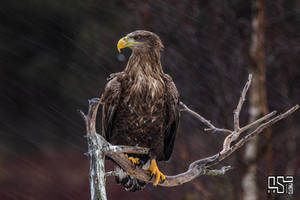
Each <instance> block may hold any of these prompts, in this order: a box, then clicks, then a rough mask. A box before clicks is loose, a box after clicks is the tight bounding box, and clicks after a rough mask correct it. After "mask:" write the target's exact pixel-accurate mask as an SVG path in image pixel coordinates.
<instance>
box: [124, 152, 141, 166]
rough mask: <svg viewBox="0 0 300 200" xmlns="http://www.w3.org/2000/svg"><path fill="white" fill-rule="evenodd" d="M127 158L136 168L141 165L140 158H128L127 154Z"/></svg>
mask: <svg viewBox="0 0 300 200" xmlns="http://www.w3.org/2000/svg"><path fill="white" fill-rule="evenodd" d="M125 156H126V157H127V158H128V159H129V160H130V161H131V162H132V164H134V166H137V165H139V164H140V161H139V158H134V157H131V156H128V155H127V154H125Z"/></svg>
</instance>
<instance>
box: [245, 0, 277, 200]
mask: <svg viewBox="0 0 300 200" xmlns="http://www.w3.org/2000/svg"><path fill="white" fill-rule="evenodd" d="M264 44H265V0H253V2H252V34H251V46H250V49H249V54H250V61H251V66H250V71H251V73H252V74H253V77H254V78H253V82H252V87H251V88H250V100H249V101H250V107H249V121H250V122H252V121H254V120H255V119H257V118H258V117H260V116H261V115H264V114H266V113H267V112H268V108H267V98H266V85H265V74H266V72H265V71H266V66H265V50H264ZM270 134H271V131H270V129H268V130H266V131H265V136H266V138H267V142H268V140H270V136H271V135H270ZM268 144H269V142H268ZM257 148H258V138H257V137H255V138H254V139H253V140H252V141H250V142H249V143H248V144H247V145H246V150H245V160H246V163H247V164H248V169H247V171H246V173H245V175H244V177H243V180H242V187H243V193H244V194H243V199H244V200H256V199H258V189H257V185H256V168H257V163H256V160H257V159H256V158H257ZM267 148H268V149H267V163H269V164H267V171H268V173H270V169H271V165H270V164H271V146H270V145H269V146H268V147H267Z"/></svg>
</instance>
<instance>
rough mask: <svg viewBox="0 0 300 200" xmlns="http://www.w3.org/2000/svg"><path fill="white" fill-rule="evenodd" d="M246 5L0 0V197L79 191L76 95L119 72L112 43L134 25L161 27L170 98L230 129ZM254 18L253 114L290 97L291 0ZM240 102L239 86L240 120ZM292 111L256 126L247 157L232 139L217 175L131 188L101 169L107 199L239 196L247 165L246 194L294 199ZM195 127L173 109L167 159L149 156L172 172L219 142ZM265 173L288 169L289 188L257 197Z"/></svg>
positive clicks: (296, 170)
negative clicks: (259, 93) (257, 97)
mask: <svg viewBox="0 0 300 200" xmlns="http://www.w3.org/2000/svg"><path fill="white" fill-rule="evenodd" d="M259 1H261V0H259ZM252 3H253V1H244V0H228V1H220V0H213V1H207V0H185V1H181V0H166V1H157V0H143V1H142V0H111V1H104V0H85V1H83V0H51V1H50V0H27V1H12V0H10V1H9V0H2V1H1V6H0V137H1V139H0V199H1V200H10V199H17V200H23V199H24V200H25V199H26V200H28V199H30V200H36V199H44V200H47V199H62V200H65V199H72V200H77V199H78V200H79V199H89V179H88V178H89V177H88V169H89V166H88V158H87V157H86V156H85V155H84V153H85V152H86V151H87V144H86V138H84V135H85V126H84V123H83V120H82V119H81V116H80V115H79V114H78V113H77V109H82V110H84V111H86V109H87V106H88V104H87V100H88V99H90V98H93V97H99V96H100V94H101V93H102V91H103V88H104V86H105V84H106V78H107V77H108V76H109V74H110V73H113V72H118V71H121V70H123V68H124V67H125V65H126V63H127V59H128V57H129V55H130V50H129V49H125V50H124V51H122V54H119V53H118V52H117V50H116V44H117V41H118V40H119V39H120V38H121V37H122V36H124V35H126V34H127V33H129V32H132V31H134V30H137V29H146V30H150V31H153V32H155V33H157V34H158V35H159V36H160V37H161V39H162V41H163V43H164V45H165V50H164V51H163V52H162V64H163V68H164V71H165V72H166V73H168V74H170V75H171V76H172V77H173V80H174V82H175V83H176V85H177V88H178V90H179V92H180V94H181V100H182V101H183V102H184V103H185V104H187V105H188V106H189V107H191V108H192V109H193V110H195V111H197V112H198V113H200V114H201V115H203V116H204V117H206V118H207V119H210V120H211V121H212V122H213V123H214V124H215V125H216V126H218V127H223V128H232V121H233V117H232V113H233V110H234V108H235V106H236V104H237V102H238V98H239V95H240V92H241V89H242V87H243V86H244V84H245V82H246V80H247V76H248V73H249V72H253V70H254V75H256V74H255V67H251V66H253V65H255V64H253V63H254V62H255V61H253V59H254V58H253V57H251V53H250V48H251V44H252V42H253V40H252V39H251V38H253V28H252V21H253V18H254V17H255V16H256V14H257V10H256V9H253V8H252ZM264 17H265V26H263V29H262V30H263V31H265V32H264V35H265V41H264V42H263V43H261V44H262V45H263V46H262V50H263V51H264V56H263V57H262V58H261V60H262V61H263V65H261V66H262V67H264V70H263V71H262V72H263V77H265V79H266V80H265V81H262V82H261V84H263V86H264V87H265V90H264V91H265V92H266V99H264V100H263V101H261V104H263V105H264V111H262V113H264V112H266V111H272V110H275V109H276V110H278V111H279V112H281V111H284V110H287V109H288V108H290V107H291V106H292V105H295V104H297V103H299V102H300V34H299V33H300V1H299V0H272V1H266V2H265V16H264ZM264 71H265V72H264ZM254 78H255V77H254ZM253 88H255V87H253ZM249 106H251V105H250V103H249V95H248V97H247V101H246V104H245V107H244V109H243V111H242V113H241V117H242V119H241V123H242V124H246V123H248V121H249V120H251V119H250V118H251V116H250V117H249V110H250V109H249ZM250 114H251V112H250ZM99 117H100V116H99ZM299 119H300V112H299V111H298V112H296V113H295V114H294V115H292V116H290V117H289V118H288V119H285V120H283V121H280V122H279V123H278V124H276V125H275V126H273V127H272V128H271V129H270V130H268V133H265V134H261V135H260V136H259V138H258V140H257V142H256V143H255V147H256V151H254V152H252V154H255V155H253V156H252V157H253V158H252V159H248V158H247V156H245V151H246V149H247V148H245V147H243V148H242V149H240V150H239V151H237V152H236V153H234V154H233V155H232V156H231V157H230V158H229V159H227V160H226V161H224V162H222V164H223V165H231V166H233V170H231V171H229V172H228V173H227V174H226V175H224V176H217V177H208V176H206V177H199V178H197V179H196V180H194V181H192V182H189V183H187V184H184V185H181V186H178V187H174V188H162V187H156V188H154V187H152V186H151V185H149V186H148V187H147V189H145V190H144V191H141V192H136V193H129V192H125V191H124V190H123V189H122V188H121V187H119V186H118V185H116V184H115V182H114V179H113V178H109V179H108V183H107V193H108V199H145V200H150V199H151V200H152V199H174V200H196V199H204V200H208V199H224V200H238V199H247V197H246V196H247V195H246V194H247V190H248V189H247V187H248V186H247V184H248V182H247V181H246V183H247V184H246V185H245V184H244V183H243V182H244V181H243V180H244V177H245V174H247V173H248V172H249V167H250V166H254V168H255V170H254V175H255V176H254V178H256V179H255V180H254V184H255V185H256V192H255V194H252V195H254V196H255V198H256V199H267V198H269V199H289V198H291V199H300V191H299V189H300V156H299V153H300V133H299V130H300V123H299ZM98 127H100V118H98ZM203 128H204V127H203V125H202V124H200V123H199V121H197V120H196V119H195V118H193V117H191V116H189V115H188V114H183V115H182V118H181V126H180V131H179V134H178V137H177V140H176V144H175V151H174V153H173V155H172V157H171V159H170V161H168V162H165V163H160V166H161V168H162V171H163V172H165V173H166V174H168V175H173V174H177V173H179V172H182V171H183V170H185V169H186V168H187V167H188V165H189V163H190V162H191V161H193V160H196V159H199V158H202V157H205V156H208V155H211V154H214V153H216V152H218V151H219V150H220V149H221V145H222V142H223V139H224V137H225V136H224V135H222V134H212V133H207V132H204V131H203ZM108 166H110V163H109V162H108ZM268 174H275V175H293V176H294V179H295V182H294V189H295V191H294V192H295V194H293V195H291V196H289V195H278V196H267V175H268ZM249 184H250V182H249Z"/></svg>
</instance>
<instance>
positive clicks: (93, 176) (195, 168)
mask: <svg viewBox="0 0 300 200" xmlns="http://www.w3.org/2000/svg"><path fill="white" fill-rule="evenodd" d="M251 77H252V76H251V74H250V75H249V78H248V81H247V83H246V85H245V87H244V89H243V91H242V93H241V97H240V100H239V103H238V105H237V108H236V110H235V112H234V130H232V131H231V130H228V129H220V128H217V127H215V126H214V125H213V124H212V123H211V122H210V121H209V120H207V119H205V118H204V117H202V116H201V115H199V114H198V113H196V112H194V111H193V110H191V109H189V108H188V107H187V106H186V105H185V104H184V103H182V102H180V105H181V106H182V107H183V109H181V111H186V112H188V113H189V114H191V115H193V116H195V117H196V118H197V119H199V120H200V121H201V122H202V123H204V124H205V125H206V126H208V127H209V128H207V129H205V130H211V131H213V132H224V133H229V135H228V136H227V137H226V138H225V139H224V142H223V148H222V150H221V151H220V152H218V153H216V154H215V155H213V156H210V157H207V158H203V159H200V160H196V161H194V162H193V163H191V164H190V166H189V168H188V169H187V171H185V172H183V173H181V174H177V175H174V176H166V180H165V182H164V183H161V184H159V185H160V186H164V187H172V186H176V185H181V184H183V183H186V182H189V181H191V180H193V179H195V178H196V177H198V176H200V175H221V174H225V173H226V172H227V171H228V170H229V169H230V168H231V167H230V166H224V167H222V168H221V169H209V168H210V167H212V166H214V165H216V164H218V163H219V162H221V161H222V160H224V159H226V158H227V157H228V156H230V155H231V154H232V153H233V152H234V151H236V150H238V149H239V148H241V147H242V146H243V145H244V144H245V143H246V142H247V141H249V140H250V139H251V138H253V137H254V136H256V135H258V134H259V133H261V132H262V131H263V130H264V129H265V128H267V127H269V126H271V125H272V124H274V123H276V122H278V121H279V120H281V119H284V118H286V117H288V116H289V115H291V114H292V113H293V112H295V111H296V110H297V109H298V108H299V106H298V105H296V106H294V107H292V108H291V109H289V110H288V111H286V112H284V113H282V114H280V115H278V116H275V117H274V115H275V114H276V111H273V112H271V113H269V114H267V115H265V116H263V117H262V118H260V119H258V120H256V121H254V122H253V123H251V124H248V125H245V126H243V127H242V128H240V124H239V116H240V111H241V109H242V106H243V103H244V101H245V96H246V93H247V91H248V89H249V86H250V83H251ZM98 106H99V99H92V100H90V101H89V110H88V114H87V115H85V114H84V113H83V112H82V111H80V113H81V115H82V116H83V118H84V120H85V123H86V128H87V140H88V150H89V151H88V152H89V153H88V155H89V159H90V187H91V200H98V199H101V200H106V191H105V177H106V176H116V175H118V173H117V172H114V171H113V172H107V173H105V168H104V160H105V156H106V155H107V156H109V157H110V158H111V159H113V160H114V161H115V162H116V163H118V165H119V166H120V167H121V168H122V169H123V170H125V171H126V173H127V174H130V175H132V176H135V177H136V178H138V179H140V180H143V181H146V182H151V181H150V179H151V176H150V174H149V172H148V171H146V170H144V169H142V168H136V167H135V166H134V165H133V164H132V163H131V161H130V160H129V159H128V158H127V157H126V156H125V154H124V153H137V154H147V153H148V152H149V149H148V148H141V147H133V146H115V145H111V144H110V143H108V142H107V141H106V140H105V139H104V138H103V137H102V136H101V135H99V134H97V133H96V128H95V120H96V114H97V109H98ZM272 117H273V118H272ZM254 128H255V129H254ZM250 129H252V130H253V129H254V130H253V131H252V132H250V133H249V134H248V135H246V136H245V137H243V138H241V139H240V140H239V141H237V142H236V143H235V144H234V145H232V146H231V144H232V142H233V141H236V140H237V139H238V138H239V136H240V134H241V133H242V132H244V131H247V130H250Z"/></svg>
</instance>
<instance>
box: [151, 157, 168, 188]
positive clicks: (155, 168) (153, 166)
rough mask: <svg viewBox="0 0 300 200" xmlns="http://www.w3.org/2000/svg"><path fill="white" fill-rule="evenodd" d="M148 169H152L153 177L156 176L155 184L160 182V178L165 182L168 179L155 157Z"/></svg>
mask: <svg viewBox="0 0 300 200" xmlns="http://www.w3.org/2000/svg"><path fill="white" fill-rule="evenodd" d="M147 171H150V173H151V177H152V176H155V180H154V182H153V185H155V186H156V185H157V184H158V183H159V181H160V180H161V181H162V182H163V181H164V180H165V179H166V177H165V175H163V173H161V172H160V171H159V169H158V166H157V163H156V160H155V159H152V160H151V163H150V167H149V168H148V169H147Z"/></svg>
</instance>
